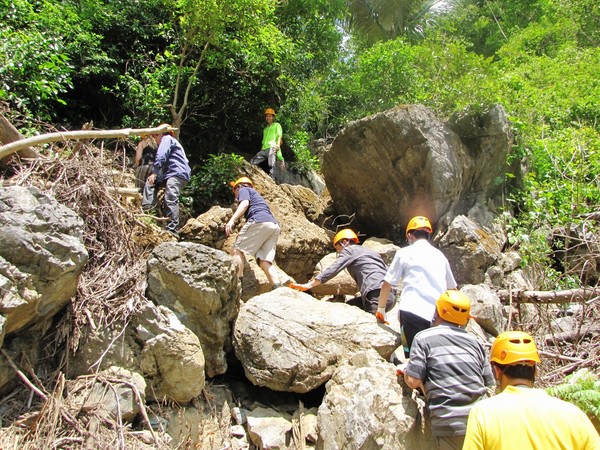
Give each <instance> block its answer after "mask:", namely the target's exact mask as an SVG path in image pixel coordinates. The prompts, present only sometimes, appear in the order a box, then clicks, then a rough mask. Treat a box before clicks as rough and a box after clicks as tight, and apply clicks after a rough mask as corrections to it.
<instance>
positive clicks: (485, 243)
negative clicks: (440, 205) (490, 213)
mask: <svg viewBox="0 0 600 450" xmlns="http://www.w3.org/2000/svg"><path fill="white" fill-rule="evenodd" d="M503 245H504V236H502V235H500V234H497V233H494V232H493V231H491V230H490V229H486V228H484V227H482V226H480V225H478V224H477V223H476V222H475V221H473V220H471V219H470V218H468V217H466V216H457V217H455V218H454V220H453V221H452V223H451V224H450V226H449V227H448V230H447V231H446V233H445V234H444V236H443V237H442V238H441V239H440V241H439V248H440V250H441V251H442V252H443V253H444V254H445V255H446V258H448V261H449V262H450V267H451V268H452V273H453V274H454V278H456V280H457V281H458V280H460V281H459V283H460V284H479V283H483V282H484V281H485V276H486V272H487V269H488V268H489V267H491V266H493V265H495V264H496V263H498V261H499V260H500V256H501V252H502V246H503Z"/></svg>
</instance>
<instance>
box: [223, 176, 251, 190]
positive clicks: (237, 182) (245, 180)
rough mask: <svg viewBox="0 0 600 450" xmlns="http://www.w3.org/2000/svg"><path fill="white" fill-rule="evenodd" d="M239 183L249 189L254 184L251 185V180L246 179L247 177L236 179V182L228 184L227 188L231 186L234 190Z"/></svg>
mask: <svg viewBox="0 0 600 450" xmlns="http://www.w3.org/2000/svg"><path fill="white" fill-rule="evenodd" d="M240 183H247V184H249V185H250V187H254V184H253V183H252V180H251V179H250V178H248V177H241V178H238V179H237V180H235V181H232V182H230V183H229V186H231V189H235V187H236V186H237V185H238V184H240Z"/></svg>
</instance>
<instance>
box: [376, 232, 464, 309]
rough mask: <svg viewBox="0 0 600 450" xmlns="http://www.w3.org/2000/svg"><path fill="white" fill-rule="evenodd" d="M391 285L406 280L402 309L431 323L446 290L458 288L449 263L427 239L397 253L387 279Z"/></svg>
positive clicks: (401, 299)
mask: <svg viewBox="0 0 600 450" xmlns="http://www.w3.org/2000/svg"><path fill="white" fill-rule="evenodd" d="M384 280H385V281H387V282H388V283H390V284H391V285H392V286H396V285H397V284H398V282H399V281H400V280H403V281H404V283H403V287H402V294H401V296H400V309H401V310H402V311H406V312H410V313H413V314H416V315H417V316H419V317H422V318H423V319H425V320H432V319H433V313H434V311H435V302H436V301H437V299H438V298H439V296H440V295H441V294H442V292H444V291H445V290H447V289H456V287H457V285H456V281H455V280H454V276H453V275H452V270H451V269H450V264H449V263H448V260H447V259H446V257H445V256H444V254H443V253H442V252H440V251H439V250H438V249H437V248H435V247H433V246H432V245H431V244H430V243H429V241H428V240H427V239H418V240H417V241H415V242H414V243H413V244H412V245H409V246H408V247H403V248H401V249H400V250H398V251H397V252H396V255H395V256H394V260H393V261H392V264H391V265H390V268H389V269H388V271H387V274H386V275H385V278H384Z"/></svg>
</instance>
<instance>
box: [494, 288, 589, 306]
mask: <svg viewBox="0 0 600 450" xmlns="http://www.w3.org/2000/svg"><path fill="white" fill-rule="evenodd" d="M496 294H497V295H498V297H500V301H503V302H508V301H511V296H512V301H518V302H521V303H581V302H585V301H588V300H589V299H591V298H593V297H595V296H597V295H598V294H600V289H598V288H581V289H566V290H563V291H518V290H516V291H508V290H500V291H497V292H496Z"/></svg>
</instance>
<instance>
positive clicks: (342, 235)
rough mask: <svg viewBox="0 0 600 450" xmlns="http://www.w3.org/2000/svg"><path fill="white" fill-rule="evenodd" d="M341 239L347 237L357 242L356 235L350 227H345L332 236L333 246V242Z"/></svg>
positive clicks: (335, 242)
mask: <svg viewBox="0 0 600 450" xmlns="http://www.w3.org/2000/svg"><path fill="white" fill-rule="evenodd" d="M342 239H349V240H351V241H354V243H355V244H358V236H357V235H356V233H355V232H354V231H352V230H351V229H350V228H345V229H343V230H342V231H339V232H338V233H337V234H336V235H335V237H334V238H333V246H334V247H335V244H337V243H338V242H339V241H341V240H342Z"/></svg>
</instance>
